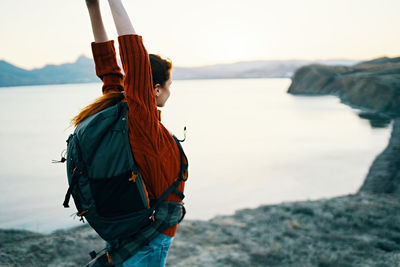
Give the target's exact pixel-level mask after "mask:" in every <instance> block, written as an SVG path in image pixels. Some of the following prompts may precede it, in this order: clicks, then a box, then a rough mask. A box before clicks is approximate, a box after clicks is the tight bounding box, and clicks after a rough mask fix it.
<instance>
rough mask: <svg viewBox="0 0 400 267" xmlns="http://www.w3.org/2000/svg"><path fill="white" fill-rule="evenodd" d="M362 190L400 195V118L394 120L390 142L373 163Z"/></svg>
mask: <svg viewBox="0 0 400 267" xmlns="http://www.w3.org/2000/svg"><path fill="white" fill-rule="evenodd" d="M360 191H361V192H367V193H386V194H395V195H397V196H398V197H399V196H400V119H396V120H394V123H393V130H392V136H391V138H390V141H389V144H388V146H387V147H386V149H385V150H384V151H383V152H382V153H381V154H380V155H378V156H377V157H376V159H375V160H374V162H373V163H372V166H371V168H370V169H369V172H368V175H367V177H366V179H365V181H364V184H363V185H362V187H361V188H360ZM399 213H400V211H399Z"/></svg>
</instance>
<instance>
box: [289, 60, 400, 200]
mask: <svg viewBox="0 0 400 267" xmlns="http://www.w3.org/2000/svg"><path fill="white" fill-rule="evenodd" d="M288 92H289V93H291V94H307V95H310V94H311V95H323V94H331V95H337V96H338V97H340V99H341V100H342V101H343V102H344V103H346V104H350V105H353V106H357V107H359V108H361V109H364V110H366V112H362V113H361V114H360V116H361V117H363V118H367V119H369V120H371V121H372V124H373V125H374V120H375V124H379V121H380V120H381V121H382V120H383V121H384V123H383V124H384V125H385V124H387V122H390V120H391V119H393V130H392V135H391V138H390V141H389V144H388V146H387V148H386V149H385V150H384V151H383V152H382V153H381V154H380V155H379V156H378V157H377V158H376V159H375V161H374V162H373V164H372V166H371V168H370V170H369V172H368V175H367V177H366V179H365V182H364V184H363V185H362V187H361V188H360V191H361V192H368V193H386V194H397V195H398V194H400V157H399V155H400V154H399V152H400V119H398V117H399V116H400V57H398V58H379V59H375V60H371V61H366V62H361V63H359V64H357V65H354V66H350V67H349V66H324V65H309V66H305V67H302V68H300V69H298V70H297V71H296V73H295V74H294V76H293V78H292V84H291V85H290V87H289V89H288ZM377 121H378V122H377Z"/></svg>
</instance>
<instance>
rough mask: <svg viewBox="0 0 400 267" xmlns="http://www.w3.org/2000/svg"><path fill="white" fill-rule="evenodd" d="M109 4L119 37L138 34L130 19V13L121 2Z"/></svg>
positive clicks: (112, 0) (110, 0)
mask: <svg viewBox="0 0 400 267" xmlns="http://www.w3.org/2000/svg"><path fill="white" fill-rule="evenodd" d="M108 3H109V5H110V9H111V14H112V16H113V19H114V23H115V27H116V28H117V32H118V35H119V36H121V35H127V34H136V32H135V29H134V28H133V26H132V22H131V20H130V19H129V16H128V13H127V12H126V10H125V8H124V5H123V4H122V2H121V0H109V1H108Z"/></svg>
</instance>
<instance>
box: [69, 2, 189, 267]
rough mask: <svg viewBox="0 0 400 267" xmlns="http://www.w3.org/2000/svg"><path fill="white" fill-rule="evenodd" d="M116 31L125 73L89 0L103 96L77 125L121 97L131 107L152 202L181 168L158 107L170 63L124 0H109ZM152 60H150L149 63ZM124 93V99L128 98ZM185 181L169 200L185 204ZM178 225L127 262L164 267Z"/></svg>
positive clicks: (132, 130)
mask: <svg viewBox="0 0 400 267" xmlns="http://www.w3.org/2000/svg"><path fill="white" fill-rule="evenodd" d="M108 2H109V6H110V9H111V13H112V16H113V19H114V23H115V26H116V29H117V32H118V35H119V37H118V41H119V45H120V55H121V61H122V65H123V69H124V72H125V76H124V75H122V73H121V70H120V68H119V66H118V64H117V60H116V53H115V48H114V42H113V41H112V40H109V39H108V37H107V34H106V31H105V28H104V25H103V22H102V17H101V13H100V7H99V3H98V0H86V4H87V7H88V10H89V16H90V20H91V24H92V30H93V34H94V39H95V42H93V43H92V52H93V57H94V61H95V66H96V74H97V76H98V77H99V78H100V79H101V80H102V81H103V87H102V90H103V96H102V97H100V98H99V99H98V100H97V101H96V102H94V103H93V104H91V105H89V106H88V107H86V108H85V109H83V110H82V111H81V113H80V114H79V115H77V116H76V117H75V118H74V119H73V123H74V124H75V125H78V124H79V123H80V122H81V121H82V120H84V119H85V118H87V117H89V116H90V115H92V114H94V113H96V112H98V111H100V110H102V109H104V108H107V107H109V106H111V105H114V104H116V103H118V102H119V101H121V100H122V101H126V102H127V104H128V107H129V110H128V113H127V117H128V122H127V123H128V128H129V140H130V145H131V149H132V152H133V155H134V157H135V160H136V162H137V165H138V167H139V171H140V173H141V175H142V178H143V180H144V182H145V184H146V187H147V189H148V194H149V198H150V200H151V201H152V200H153V201H154V200H156V199H158V198H159V197H160V196H161V195H162V194H163V193H164V191H165V190H166V189H167V188H168V187H169V186H170V185H171V184H172V183H173V182H174V181H175V179H176V178H177V177H178V175H179V171H180V157H181V154H180V150H179V148H178V146H177V144H176V143H175V141H174V139H173V137H172V136H171V134H170V133H169V132H168V130H167V129H166V128H165V127H164V126H163V125H162V123H161V121H160V111H159V110H157V106H159V107H162V106H164V105H165V103H166V101H167V100H168V97H169V96H170V89H169V88H170V86H171V77H170V73H171V67H172V65H171V63H170V62H169V61H167V60H163V59H161V58H160V57H159V56H155V55H151V56H150V57H149V55H148V54H147V52H146V49H145V47H144V45H143V43H142V38H141V36H139V35H137V34H136V32H135V30H134V28H133V26H132V24H131V21H130V19H129V17H128V15H127V13H126V11H125V9H124V6H123V4H122V2H121V0H108ZM150 60H151V63H150ZM124 95H125V98H124ZM183 189H184V183H181V184H180V185H179V187H178V188H177V190H178V191H177V193H172V194H170V195H169V196H168V197H167V199H166V200H167V201H174V202H181V198H182V195H180V194H179V193H180V192H183ZM176 230H177V225H175V226H173V227H171V228H168V229H166V230H165V231H164V232H163V233H162V234H160V235H159V236H157V237H156V238H155V239H153V240H152V241H151V242H150V243H149V244H148V245H146V246H144V247H142V249H141V250H139V251H138V252H137V253H136V254H135V255H132V256H131V257H130V258H129V259H127V260H126V261H124V263H123V266H152V267H153V266H164V264H165V261H166V256H167V253H168V249H169V246H170V245H171V242H172V238H173V236H174V235H175V233H176Z"/></svg>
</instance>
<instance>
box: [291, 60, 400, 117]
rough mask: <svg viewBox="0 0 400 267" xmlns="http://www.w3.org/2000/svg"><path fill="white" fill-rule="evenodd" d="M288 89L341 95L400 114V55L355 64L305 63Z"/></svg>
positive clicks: (359, 104) (350, 101) (352, 101)
mask: <svg viewBox="0 0 400 267" xmlns="http://www.w3.org/2000/svg"><path fill="white" fill-rule="evenodd" d="M288 92H289V93H291V94H311V95H321V94H331V95H337V96H338V97H340V99H341V100H342V101H343V102H344V103H346V104H351V105H353V106H357V107H360V108H367V109H369V110H373V111H374V112H378V113H385V114H387V115H391V116H398V115H400V105H399V103H400V57H398V58H381V59H376V60H372V61H367V62H362V63H360V64H357V65H354V66H325V65H308V66H304V67H301V68H299V69H298V70H297V71H296V72H295V74H294V76H293V78H292V84H291V85H290V87H289V89H288Z"/></svg>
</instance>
